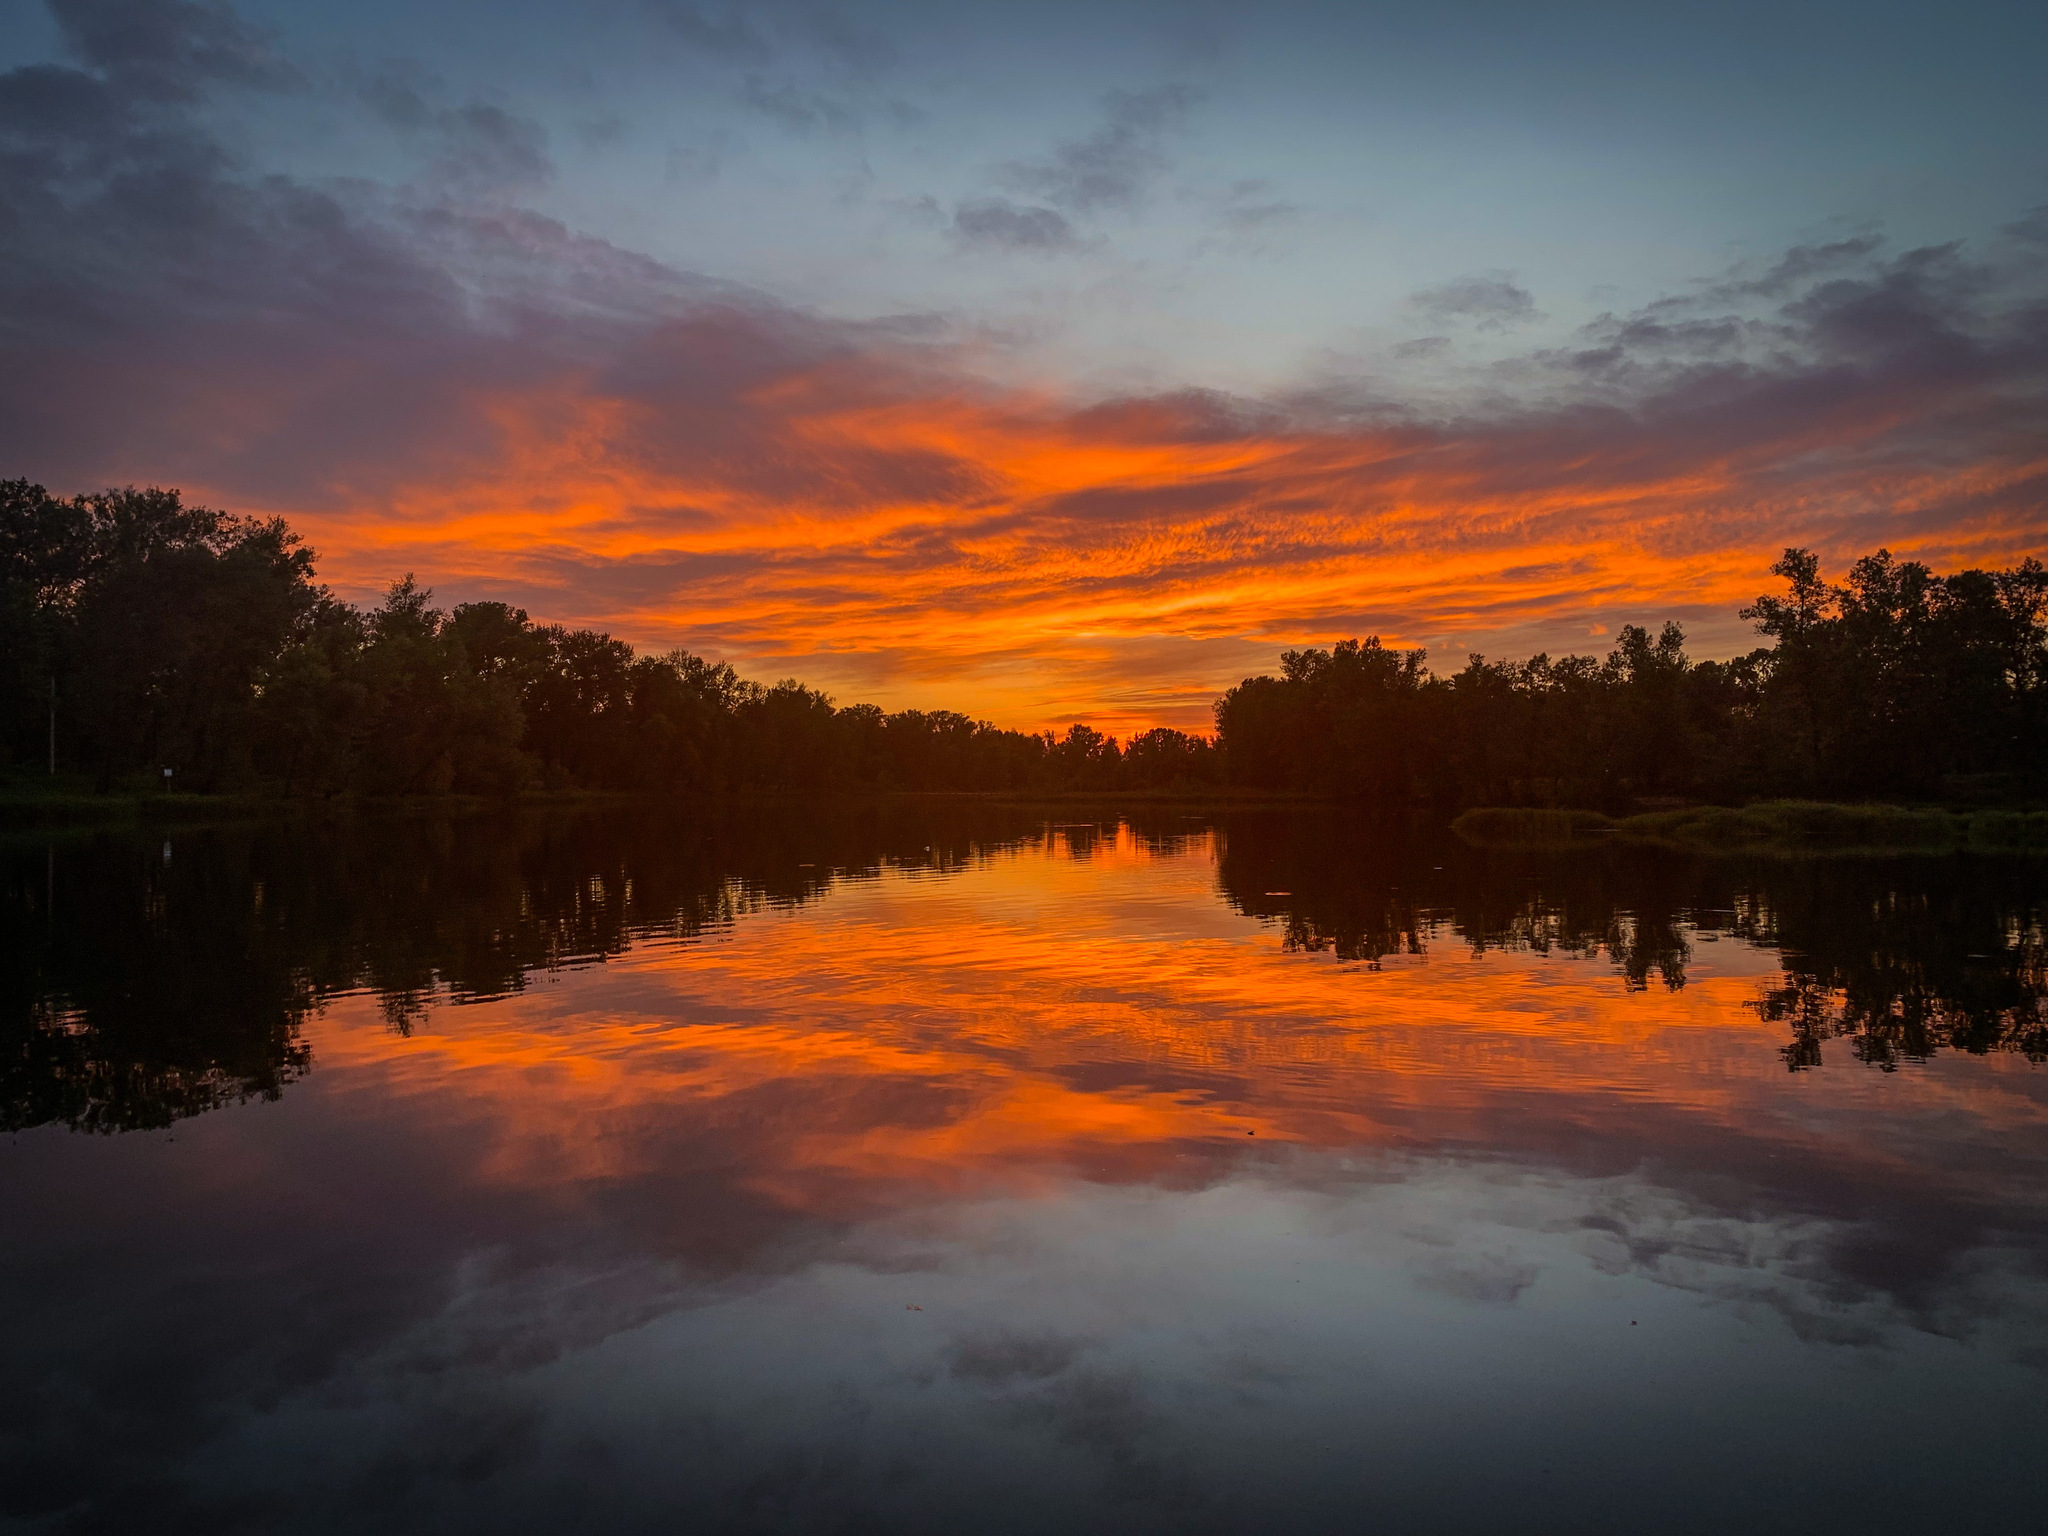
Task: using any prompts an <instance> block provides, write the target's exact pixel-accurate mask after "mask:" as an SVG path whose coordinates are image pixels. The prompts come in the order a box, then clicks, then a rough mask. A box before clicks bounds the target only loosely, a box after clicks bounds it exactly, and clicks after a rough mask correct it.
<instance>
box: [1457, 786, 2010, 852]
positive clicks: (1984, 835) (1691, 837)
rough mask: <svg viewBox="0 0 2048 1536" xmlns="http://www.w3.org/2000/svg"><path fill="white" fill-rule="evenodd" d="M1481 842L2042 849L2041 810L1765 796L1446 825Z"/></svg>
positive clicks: (1491, 817) (1728, 848)
mask: <svg viewBox="0 0 2048 1536" xmlns="http://www.w3.org/2000/svg"><path fill="white" fill-rule="evenodd" d="M1451 826H1452V830H1453V831H1455V832H1456V833H1457V834H1458V836H1460V837H1461V838H1463V839H1464V840H1465V841H1466V842H1468V843H1472V844H1474V845H1476V846H1478V847H1482V848H1563V847H1587V846H1591V845H1594V844H1599V843H1615V842H1624V843H1640V844H1650V845H1653V846H1657V847H1664V848H1681V849H1685V850H1687V851H1689V852H1696V853H1761V854H1775V855H1787V856H1797V855H1812V854H1832V855H1841V854H1873V853H1928V854H1947V853H1965V852H1968V853H2025V854H2042V853H2048V811H1999V810H1977V811H1951V810H1944V809H1942V808H1940V807H1937V806H1900V805H1835V804H1829V803H1827V802H1824V801H1817V800H1765V801H1760V802H1758V803H1757V804H1755V805H1746V806H1740V807H1736V806H1724V805H1699V806H1688V807H1686V808H1685V809H1683V810H1673V811H1648V812H1645V813H1643V814H1642V815H1639V816H1625V817H1621V818H1620V819H1615V818H1612V817H1607V816H1602V815H1600V814H1599V813H1598V812H1597V811H1563V810H1535V809H1523V808H1500V807H1496V808H1484V809H1480V810H1472V811H1467V812H1466V813H1465V814H1464V815H1462V816H1460V817H1459V818H1458V819H1457V820H1456V821H1455V822H1453V823H1452V824H1451Z"/></svg>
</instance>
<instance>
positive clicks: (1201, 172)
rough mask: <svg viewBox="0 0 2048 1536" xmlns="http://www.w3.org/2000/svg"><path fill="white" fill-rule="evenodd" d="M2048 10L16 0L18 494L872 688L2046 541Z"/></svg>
mask: <svg viewBox="0 0 2048 1536" xmlns="http://www.w3.org/2000/svg"><path fill="white" fill-rule="evenodd" d="M2044 59H2048V8H2044V7H2042V6H2040V5H2038V4H1984V3H1962V4H1954V3H1951V4H1945V5H1940V6H1936V5H1933V4H1924V3H1913V4H1868V3H1866V4H1848V3H1842V0H1812V3H1775V4H1770V5H1763V4H1747V3H1733V4H1717V5H1712V6H1708V5H1693V4H1687V3H1677V4H1665V5H1657V6H1644V5H1640V4H1633V5H1622V4H1606V3H1585V4H1571V3H1567V4H1560V5H1552V6H1544V7H1536V6H1528V5H1509V4H1494V3H1437V4H1430V5H1372V4H1356V3H1354V4H1329V3H1294V0H1274V3H1268V4H1265V5H1261V6H1257V7H1247V6H1241V5H1222V4H1207V3H1200V0H1196V3H1178V4H1149V3H1139V0H1097V3H1093V4H1087V5H1081V4H1066V3H1045V0H1040V3H1034V4H1029V5H978V6H962V5H957V4H953V5H941V4H922V3H912V0H904V3H865V4H861V3H847V4H838V5H834V4H827V3H808V0H789V3H779V0H778V3H764V4H754V5H726V4H720V3H707V4H694V3H690V0H586V3H578V4H573V5H571V4H541V3H536V0H492V3H484V0H446V3H438V4H436V3H421V0H408V3H398V0H358V3H354V4H350V5H347V6H341V5H333V4H312V3H307V0H243V3H240V4H238V5H235V6H229V5H226V4H216V3H209V0H47V3H46V4H39V3H35V0H17V3H15V4H12V5H10V6H8V7H5V8H0V476H4V477H13V476H26V477H28V478H30V479H33V480H36V481H39V482H41V483H43V484H45V485H48V486H49V487H50V488H51V489H52V490H55V491H59V492H65V493H68V492H72V491H79V490H86V489H90V488H96V487H100V486H104V485H114V484H131V483H132V484H138V485H141V484H158V485H169V486H177V487H179V488H181V489H182V490H183V491H184V492H185V494H186V495H187V497H188V498H189V499H192V500H196V501H200V502H204V503H206V504H208V505H214V506H220V507H225V508H227V509H229V510H231V511H234V512H238V513H243V514H248V515H257V516H268V515H282V516H284V517H287V518H288V519H290V521H291V523H292V524H293V526H294V527H296V528H298V529H300V530H301V531H302V532H303V533H304V534H305V535H306V537H307V540H308V542H309V543H310V544H311V545H312V547H314V548H315V549H316V550H317V551H318V553H319V557H320V560H319V570H320V574H321V577H322V579H323V580H325V581H327V582H328V583H330V584H331V585H332V586H333V588H334V589H335V591H336V592H337V593H339V594H340V595H343V596H346V597H349V598H351V599H354V600H357V601H366V602H367V601H374V600H375V599H376V598H377V596H378V595H379V593H380V592H381V591H382V589H383V588H384V587H385V586H386V585H387V584H388V583H389V582H390V581H392V580H393V579H395V578H396V577H398V576H401V575H403V574H406V573H408V572H410V573H413V574H415V575H416V576H417V578H418V579H419V580H420V581H421V582H422V583H424V584H427V585H429V586H431V587H432V588H433V589H434V591H435V593H436V595H437V601H441V602H444V603H455V602H462V601H472V600H477V599H484V598H496V599H503V600H507V601H511V602H515V603H518V604H519V605H521V606H523V607H525V608H526V609H528V610H529V611H530V612H531V613H532V614H533V616H534V617H535V618H536V619H540V620H544V621H548V622H562V623H569V624H576V625H590V626H593V627H597V628H601V629H605V630H608V631H609V632H611V633H613V634H616V635H619V636H621V637H623V638H626V639H629V640H631V641H633V642H634V643H635V644H636V645H639V646H642V647H643V648H650V649H655V650H666V649H669V648H671V647H676V646H681V647H686V648H688V649H690V650H692V651H695V652H697V653H699V654H703V655H708V656H711V657H714V658H717V659H722V660H730V661H732V662H733V663H734V664H735V665H736V666H738V667H739V669H740V670H741V671H742V672H743V673H745V674H747V675H750V676H755V677H759V678H762V679H764V680H767V679H773V678H777V677H782V676H796V677H799V678H802V679H803V680H805V681H807V682H810V683H812V684H814V685H817V686H821V687H824V688H826V689H827V690H828V691H830V692H831V693H832V694H833V695H834V697H835V698H837V699H838V700H839V701H840V702H842V703H844V702H853V701H855V700H871V701H874V702H877V703H881V704H883V705H885V706H886V707H889V708H903V707H924V708H935V707H944V708H956V709H961V710H964V711H966V712H968V713H971V714H975V715H977V716H980V717H983V718H987V719H990V720H993V721H995V722H996V723H998V724H1002V725H1007V726H1017V727H1025V728H1038V727H1043V726H1053V725H1060V724H1064V723H1065V722H1068V721H1071V720H1085V721H1090V722H1092V723H1095V724H1097V725H1099V726H1102V727H1104V728H1107V729H1111V730H1115V731H1117V732H1119V733H1123V732H1128V731H1131V730H1135V729H1140V728H1143V727H1145V726H1148V725H1153V724H1169V725H1176V726H1181V727H1184V728H1199V727H1201V726H1203V725H1204V724H1206V722H1207V720H1208V717H1209V707H1210V703H1211V701H1212V700H1213V699H1214V697H1215V696H1216V694H1217V693H1218V692H1219V691H1220V690H1221V689H1223V688H1225V687H1228V686H1229V685H1230V684H1232V683H1234V682H1235V681H1237V680H1238V679H1239V678H1241V677H1243V676H1245V675H1248V674H1250V673H1254V672H1258V671H1271V670H1273V669H1274V668H1275V666H1276V663H1277V657H1278V655H1279V653H1280V652H1281V651H1282V650H1284V649H1286V648H1288V647H1291V646H1297V645H1304V644H1327V643H1329V642H1330V641H1332V640H1335V639H1339V638H1343V637H1346V636H1351V635H1359V636H1363V635H1367V634H1378V635H1380V636H1382V637H1383V638H1384V639H1385V641H1386V642H1387V643H1389V644H1398V645H1404V646H1405V645H1421V646H1426V647H1428V649H1429V652H1430V655H1431V658H1432V662H1433V664H1434V665H1436V666H1438V667H1440V668H1455V667H1457V666H1459V665H1462V663H1463V661H1464V658H1465V656H1466V655H1467V654H1468V653H1470V652H1475V651H1479V652H1484V653H1486V654H1488V655H1492V656H1503V655H1507V656H1521V655H1526V654H1528V653H1530V652H1533V651H1536V650H1546V651H1549V652H1550V653H1552V654H1559V653H1564V652H1592V653H1596V654H1597V653H1602V652H1604V651H1605V650H1606V649H1607V648H1608V647H1609V646H1610V645H1611V644H1612V641H1613V637H1614V634H1615V632H1616V630H1617V629H1618V628H1619V626H1621V625H1622V624H1626V623H1646V624H1651V625H1653V626H1654V625H1656V624H1658V623H1661V622H1662V621H1664V620H1666V619H1677V620H1679V621H1680V622H1681V623H1682V624H1684V626H1685V628H1686V631H1687V634H1688V637H1689V642H1690V648H1691V650H1692V652H1693V654H1694V655H1695V656H1712V655H1727V654H1732V653H1735V652H1738V651H1741V650H1746V649H1748V648H1749V647H1750V645H1752V644H1753V643H1754V639H1755V637H1754V636H1753V635H1752V634H1751V633H1750V631H1749V628H1748V626H1747V625H1745V624H1743V623H1742V622H1741V621H1740V620H1739V619H1738V618H1737V617H1736V611H1737V609H1739V608H1740V607H1741V606H1742V605H1743V604H1744V603H1745V602H1746V601H1748V600H1749V599H1751V598H1752V597H1754V596H1755V595H1756V594H1757V593H1758V592H1760V591H1764V590H1768V589H1770V588H1771V586H1772V585H1773V578H1771V577H1770V575H1769V566H1770V564H1771V562H1772V561H1773V560H1774V559H1775V558H1777V556H1778V554H1779V553H1780V551H1781V550H1782V549H1783V548H1784V547H1786V546H1787V545H1793V544H1798V545H1804V546H1809V547H1812V548H1815V549H1817V550H1819V551H1820V552H1821V553H1822V555H1823V558H1824V568H1825V569H1826V570H1828V571H1829V572H1830V573H1833V574H1839V573H1840V572H1841V571H1842V570H1843V569H1844V568H1845V566H1846V564H1847V562H1848V561H1850V560H1851V559H1853V558H1855V557H1856V556H1858V555H1861V554H1864V553H1868V552H1869V551H1871V550H1873V549H1876V548H1878V547H1880V546H1883V547H1887V548H1890V549H1891V550H1892V551H1894V552H1895V553H1898V554H1902V555H1911V556H1913V557H1916V558H1921V559H1925V560H1927V561H1929V562H1930V563H1932V564H1934V565H1936V566H1937V567H1939V568H1944V569H1946V568H1952V567H1955V566H1958V565H1964V564H1972V565H1975V564H1985V565H1990V564H2007V563H2011V562H2013V561H2015V560H2017V559H2019V558H2021V557H2023V556H2026V555H2029V554H2048V91H2043V90H2042V89H2041V87H2040V77H2041V66H2042V61H2043V60H2044Z"/></svg>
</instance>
